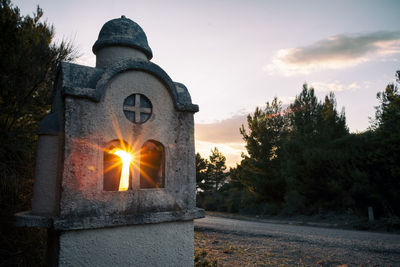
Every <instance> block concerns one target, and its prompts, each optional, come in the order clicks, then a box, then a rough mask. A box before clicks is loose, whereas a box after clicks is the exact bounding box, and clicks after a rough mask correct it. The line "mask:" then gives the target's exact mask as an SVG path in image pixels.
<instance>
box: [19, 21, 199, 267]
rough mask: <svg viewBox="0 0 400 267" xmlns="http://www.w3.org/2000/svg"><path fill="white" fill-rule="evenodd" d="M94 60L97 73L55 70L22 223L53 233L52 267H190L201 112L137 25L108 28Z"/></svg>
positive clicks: (66, 66) (63, 65) (80, 69)
mask: <svg viewBox="0 0 400 267" xmlns="http://www.w3.org/2000/svg"><path fill="white" fill-rule="evenodd" d="M93 52H94V53H95V54H96V67H95V68H93V67H87V66H81V65H77V64H72V63H66V62H63V63H61V64H60V66H59V69H58V72H57V77H56V80H55V83H54V89H53V103H52V110H51V113H50V114H49V115H48V116H46V117H45V118H44V120H43V121H42V122H41V124H40V126H39V129H38V134H39V140H38V152H37V162H36V173H35V185H34V197H33V202H32V211H29V212H21V213H18V214H16V223H17V225H19V226H40V227H45V228H48V229H49V231H48V232H49V242H48V243H49V264H50V265H53V266H58V265H60V266H193V234H194V231H193V219H195V218H201V217H204V211H203V210H201V209H197V208H196V201H195V196H196V192H195V151H194V119H193V114H194V113H195V112H197V111H198V106H197V105H194V104H192V101H191V98H190V95H189V92H188V90H187V88H186V87H185V86H184V85H183V84H181V83H177V82H173V81H172V80H171V78H170V77H169V76H168V74H167V73H166V72H165V71H164V70H163V69H162V68H160V67H159V66H158V65H156V64H154V63H152V62H150V60H151V58H152V55H153V54H152V50H151V49H150V47H149V46H148V43H147V37H146V35H145V33H144V31H143V30H142V28H141V27H140V26H139V25H138V24H136V23H135V22H133V21H132V20H130V19H127V18H125V17H124V16H122V17H121V18H119V19H113V20H110V21H108V22H107V23H106V24H104V26H103V28H102V29H101V31H100V34H99V37H98V40H97V41H96V42H95V44H94V45H93Z"/></svg>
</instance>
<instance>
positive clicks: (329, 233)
mask: <svg viewBox="0 0 400 267" xmlns="http://www.w3.org/2000/svg"><path fill="white" fill-rule="evenodd" d="M195 230H196V234H197V236H196V242H197V243H196V246H197V249H199V248H203V249H207V252H208V253H209V254H210V255H211V256H213V257H216V258H218V262H219V263H220V264H222V265H224V266H246V265H247V266H274V265H275V266H276V265H278V264H279V265H284V266H287V265H289V266H400V235H396V234H386V233H373V232H363V231H351V230H340V229H329V228H320V227H310V226H297V225H287V224H272V223H264V222H253V221H243V220H235V219H228V218H220V217H213V216H207V217H206V218H203V219H199V220H195ZM208 243H209V244H208ZM219 249H220V250H221V251H220V252H221V253H219V252H218V250H219Z"/></svg>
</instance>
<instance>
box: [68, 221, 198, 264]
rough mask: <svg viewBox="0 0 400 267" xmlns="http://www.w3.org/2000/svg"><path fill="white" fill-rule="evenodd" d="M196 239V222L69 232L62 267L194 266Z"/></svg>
mask: <svg viewBox="0 0 400 267" xmlns="http://www.w3.org/2000/svg"><path fill="white" fill-rule="evenodd" d="M193 235H194V231H193V221H189V222H170V223H163V224H147V225H138V226H127V227H117V228H105V229H95V230H85V231H67V232H63V233H62V234H61V236H60V266H163V267H164V266H177V267H178V266H185V267H186V266H193V254H194V252H193V250H194V248H193V246H194V244H193ZM177 244H179V245H177Z"/></svg>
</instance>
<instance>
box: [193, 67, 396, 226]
mask: <svg viewBox="0 0 400 267" xmlns="http://www.w3.org/2000/svg"><path fill="white" fill-rule="evenodd" d="M399 83H400V71H397V73H396V82H395V83H390V84H388V85H387V87H386V88H385V89H384V90H383V91H382V92H379V93H377V99H378V100H379V102H380V105H379V106H377V107H376V113H375V117H374V118H372V119H371V125H370V127H369V129H368V130H367V131H365V132H362V133H349V130H348V127H347V125H346V116H345V113H344V110H342V111H341V112H339V111H338V110H337V108H336V100H335V95H334V94H333V93H330V94H328V95H327V96H325V98H324V99H323V100H322V101H321V100H319V99H318V98H317V97H316V96H315V93H314V89H313V88H310V87H309V86H308V85H307V84H304V85H303V87H302V89H301V91H300V93H299V94H298V95H297V96H296V98H295V100H294V102H293V103H291V104H290V105H289V106H288V107H286V108H283V106H282V102H281V101H279V99H278V98H275V99H274V100H273V101H272V102H267V103H266V105H265V106H264V107H257V108H256V110H255V111H254V113H253V114H250V115H248V117H247V129H248V130H246V128H245V127H244V125H242V127H241V128H240V129H238V130H239V131H240V133H241V135H242V137H243V140H244V141H245V143H246V149H247V153H246V154H242V160H241V162H240V163H239V164H237V165H236V167H234V168H231V169H230V170H229V172H228V171H226V166H225V157H224V156H223V155H222V154H221V153H220V152H219V151H218V149H217V148H215V149H214V150H212V151H211V155H210V157H209V159H204V158H202V157H201V155H200V154H197V155H196V175H197V176H196V179H197V192H198V195H197V204H198V206H200V207H203V208H205V209H206V210H211V211H225V212H232V213H242V214H253V215H258V216H263V215H267V216H271V215H286V216H293V215H299V214H302V215H315V214H324V213H337V214H345V213H347V214H356V215H358V216H361V217H364V218H366V217H367V210H368V207H373V211H374V213H375V218H385V220H386V221H387V223H388V224H390V227H392V228H396V227H399V219H398V216H399V215H400V165H399V162H400V92H399Z"/></svg>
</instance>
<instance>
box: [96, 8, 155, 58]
mask: <svg viewBox="0 0 400 267" xmlns="http://www.w3.org/2000/svg"><path fill="white" fill-rule="evenodd" d="M107 46H125V47H132V48H135V49H137V50H140V51H141V52H143V53H144V54H145V55H146V56H147V59H148V60H150V59H151V58H152V57H153V52H152V51H151V48H150V47H149V45H148V43H147V37H146V34H145V33H144V31H143V29H142V28H141V27H140V26H139V25H138V24H137V23H135V22H134V21H132V20H130V19H128V18H126V17H125V16H124V15H122V16H121V18H118V19H113V20H110V21H108V22H106V23H105V24H104V25H103V27H102V28H101V30H100V33H99V37H98V39H97V41H96V43H95V44H94V45H93V48H92V50H93V53H94V54H97V52H98V51H99V50H100V49H101V48H103V47H107Z"/></svg>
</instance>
